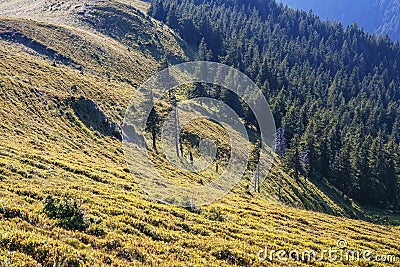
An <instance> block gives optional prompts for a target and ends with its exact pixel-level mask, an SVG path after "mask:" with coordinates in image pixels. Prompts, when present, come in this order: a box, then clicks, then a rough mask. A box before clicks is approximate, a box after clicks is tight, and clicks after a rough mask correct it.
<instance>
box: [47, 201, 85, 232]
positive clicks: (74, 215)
mask: <svg viewBox="0 0 400 267" xmlns="http://www.w3.org/2000/svg"><path fill="white" fill-rule="evenodd" d="M43 212H44V213H45V214H46V215H47V216H49V218H52V219H57V221H58V223H57V224H58V225H59V226H61V227H63V228H65V229H69V230H80V231H82V230H85V229H86V228H87V225H86V224H85V222H84V213H83V212H82V210H81V208H80V207H79V205H78V203H77V202H76V201H75V200H71V199H70V198H68V197H63V198H62V199H55V198H53V197H52V196H48V197H47V198H46V200H45V204H44V208H43Z"/></svg>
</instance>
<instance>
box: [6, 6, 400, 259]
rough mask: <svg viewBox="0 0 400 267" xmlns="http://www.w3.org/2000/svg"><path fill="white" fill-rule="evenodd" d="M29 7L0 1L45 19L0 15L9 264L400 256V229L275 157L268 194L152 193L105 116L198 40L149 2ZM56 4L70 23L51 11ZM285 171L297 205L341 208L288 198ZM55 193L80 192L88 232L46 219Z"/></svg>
mask: <svg viewBox="0 0 400 267" xmlns="http://www.w3.org/2000/svg"><path fill="white" fill-rule="evenodd" d="M7 3H10V2H2V4H1V5H3V6H2V7H5V6H6V4H7ZM25 3H26V2H24V1H20V4H18V5H15V6H13V8H15V7H18V8H19V11H18V12H17V11H15V10H13V11H12V12H11V11H10V12H11V13H7V12H8V11H9V10H11V6H10V5H9V6H8V7H7V8H9V9H7V8H2V9H0V10H2V14H3V15H5V16H7V15H9V14H13V16H16V17H23V16H25V15H26V18H31V15H32V14H36V16H37V17H36V19H37V20H41V21H43V20H45V22H36V21H30V20H22V19H16V18H13V19H10V18H3V19H1V21H0V90H1V95H0V113H1V118H2V122H1V124H0V127H1V135H0V140H1V141H0V147H1V148H0V202H1V207H0V215H1V219H0V222H1V223H0V260H1V261H2V262H3V263H4V264H5V265H6V266H7V264H9V265H11V266H38V264H39V263H40V264H42V265H43V266H54V264H55V263H56V266H79V264H82V263H84V264H85V266H86V265H87V266H109V265H112V266H134V265H147V266H151V265H153V266H173V265H200V266H225V265H261V264H262V263H261V262H260V261H259V260H258V259H257V256H256V254H257V252H258V251H259V250H260V249H263V248H264V246H265V245H268V246H269V248H271V249H283V248H287V249H289V250H291V249H301V250H303V249H317V250H322V249H328V248H329V247H331V246H335V243H336V241H337V239H339V238H341V237H342V238H346V239H347V241H348V242H349V246H351V249H367V248H368V249H371V250H373V251H374V252H375V253H379V254H395V255H397V256H398V257H400V254H399V251H400V247H399V245H398V240H400V228H399V227H395V226H393V227H392V226H391V227H385V226H380V225H374V224H371V223H366V222H363V221H356V220H352V219H348V218H346V217H344V216H346V215H351V214H352V213H355V212H357V211H356V209H350V208H349V209H350V210H346V209H345V208H343V207H345V206H343V205H341V204H342V203H340V202H339V203H335V201H334V198H332V194H331V192H330V196H328V195H326V194H325V193H323V192H322V191H321V190H320V189H318V188H317V187H316V186H315V185H312V184H311V183H310V182H308V181H307V182H305V184H304V185H303V184H302V183H299V184H297V183H295V182H294V181H293V180H292V179H291V178H290V177H289V176H287V175H286V174H284V173H283V172H282V170H280V169H279V167H278V165H276V166H275V167H274V168H273V170H272V171H271V175H270V177H268V178H267V181H266V182H265V184H264V187H263V190H264V194H265V195H268V196H270V197H269V199H266V198H265V197H263V195H259V194H255V195H253V196H251V195H249V194H248V193H247V192H246V189H245V184H246V181H243V184H242V186H238V188H236V189H235V190H234V191H233V192H232V193H230V194H228V195H227V196H226V197H224V198H223V199H222V200H220V201H218V202H216V203H214V204H212V205H211V206H209V207H201V208H199V209H194V210H186V209H182V208H177V207H173V206H167V205H163V204H159V203H156V202H153V201H150V200H148V199H147V198H146V196H145V194H143V193H142V192H141V190H140V188H139V187H138V185H137V183H136V182H135V178H140V177H132V175H131V174H130V173H129V171H128V170H127V169H126V164H125V159H124V156H123V152H122V149H121V142H120V141H119V140H118V138H116V137H115V136H114V135H113V134H114V130H115V129H114V128H113V125H112V124H107V123H106V124H104V123H103V120H102V119H103V118H104V116H105V117H106V118H107V121H113V122H115V123H117V124H119V123H120V122H121V120H122V117H123V115H124V112H125V109H126V106H127V104H128V101H129V99H130V97H131V96H132V94H133V92H134V90H135V88H136V87H137V86H138V85H139V84H141V82H143V81H144V80H145V78H146V77H149V76H150V75H151V74H152V73H154V72H155V71H156V70H157V67H158V65H159V63H158V62H159V59H160V58H161V55H163V54H164V53H165V51H167V53H168V54H169V55H170V58H171V60H178V59H180V60H186V59H188V58H189V56H188V55H190V53H191V52H190V47H185V45H184V42H183V41H182V40H180V39H179V38H178V37H177V36H175V34H174V33H173V32H172V31H171V30H170V29H168V28H167V27H166V26H164V25H162V24H161V23H159V22H157V21H154V20H152V19H150V18H149V17H147V16H146V15H143V14H141V13H140V12H138V11H137V10H136V9H134V7H137V8H143V9H142V10H145V8H146V5H145V4H142V3H139V2H135V1H132V2H131V1H123V2H122V1H121V2H117V1H98V2H93V3H94V4H93V5H86V4H79V5H80V6H81V7H80V8H76V9H78V10H79V11H78V12H75V11H74V12H71V9H72V8H71V9H64V8H63V7H64V6H69V5H71V6H73V5H75V2H73V1H65V3H64V4H61V7H60V8H59V9H56V8H52V9H51V10H50V9H45V10H44V11H41V10H42V8H41V7H42V5H41V4H42V3H46V4H47V3H50V1H36V2H34V4H30V5H25ZM27 6H28V7H29V10H27ZM0 7H1V6H0ZM81 8H83V9H84V10H81ZM31 10H32V11H31ZM49 10H50V11H49ZM59 10H61V11H59ZM65 10H67V11H65ZM73 10H75V9H73ZM122 11H124V12H122ZM32 12H33V13H32ZM58 12H62V13H61V14H63V15H64V16H62V18H63V20H64V21H62V22H59V21H55V20H54V18H59V17H60V13H58ZM80 12H84V13H80ZM48 13H49V14H51V16H50V15H49V16H47V14H48ZM21 14H25V15H21ZM81 14H86V15H85V16H84V17H82V15H81ZM110 17H112V18H114V19H113V20H111V21H114V22H115V23H117V25H120V24H119V23H122V22H123V23H126V24H124V25H125V28H124V27H115V28H118V29H122V30H123V29H125V31H118V32H110V30H109V29H108V28H107V24H102V23H95V22H94V21H97V22H101V21H105V20H108V19H110ZM33 18H35V17H33ZM108 21H110V20H108ZM56 22H57V24H55V23H56ZM60 24H62V25H63V26H60ZM78 26H79V28H77V27H78ZM146 44H147V45H146ZM182 47H183V48H182ZM85 115H86V116H85ZM93 118H95V119H93ZM97 118H99V120H97ZM193 127H194V129H192V131H196V130H198V129H196V126H193ZM210 128H211V130H210V131H211V132H212V129H213V128H212V126H210ZM154 157H156V156H155V155H154ZM157 160H158V161H159V162H160V163H159V165H164V159H163V158H157ZM171 173H172V174H174V175H176V173H177V172H176V171H174V170H171ZM186 175H188V174H186ZM189 176H190V177H187V178H188V179H191V180H198V179H199V177H196V176H195V175H189ZM280 177H283V180H284V183H283V199H284V201H285V202H287V203H288V204H291V205H292V206H297V207H299V208H309V209H314V210H319V211H325V212H328V213H329V212H330V213H332V214H336V215H339V216H337V217H334V216H331V215H327V214H323V213H319V212H312V211H306V210H304V209H297V208H293V207H289V206H285V205H283V204H282V203H280V202H279V201H278V197H277V192H276V187H277V183H278V181H279V179H280ZM49 195H51V196H54V197H55V198H57V197H60V198H61V197H63V196H67V197H69V198H70V199H75V200H76V201H77V202H78V203H79V205H81V208H82V211H83V213H84V215H85V229H84V230H69V229H66V228H65V227H62V226H60V222H59V221H58V220H57V219H51V218H49V217H48V216H47V215H46V214H45V213H44V212H43V207H44V203H45V199H46V197H47V196H49ZM325 206H327V207H329V208H328V210H325V209H326V208H324V207H325ZM340 215H342V216H340ZM275 263H279V262H275ZM57 264H59V265H57ZM279 265H282V266H284V265H285V264H282V263H279ZM302 265H307V264H306V263H303V264H302ZM321 265H322V266H323V265H326V266H334V265H335V263H328V262H324V263H321ZM337 265H339V266H340V264H337ZM287 266H290V265H289V264H287ZM377 266H379V265H377ZM381 266H383V265H381ZM394 266H395V265H394Z"/></svg>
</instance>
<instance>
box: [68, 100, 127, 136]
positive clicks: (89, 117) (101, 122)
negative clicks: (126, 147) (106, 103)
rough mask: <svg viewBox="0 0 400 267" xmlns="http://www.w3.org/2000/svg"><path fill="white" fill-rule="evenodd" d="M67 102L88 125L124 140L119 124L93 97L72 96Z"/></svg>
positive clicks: (102, 132)
mask: <svg viewBox="0 0 400 267" xmlns="http://www.w3.org/2000/svg"><path fill="white" fill-rule="evenodd" d="M67 104H68V105H69V106H71V107H72V109H73V110H74V112H75V114H76V116H77V117H78V118H79V119H80V120H81V121H82V122H83V123H84V124H85V125H86V127H88V128H90V129H93V130H95V131H97V132H99V133H101V134H103V135H106V136H113V137H115V138H117V139H118V140H122V133H121V129H120V127H119V125H118V124H117V123H116V122H114V121H113V120H112V119H111V118H109V117H108V116H107V115H106V114H105V113H104V112H103V111H102V110H101V109H100V107H99V106H98V105H97V104H96V103H95V102H94V101H93V100H91V99H88V98H85V97H82V96H81V97H80V98H78V99H77V98H75V97H71V98H69V99H68V100H67Z"/></svg>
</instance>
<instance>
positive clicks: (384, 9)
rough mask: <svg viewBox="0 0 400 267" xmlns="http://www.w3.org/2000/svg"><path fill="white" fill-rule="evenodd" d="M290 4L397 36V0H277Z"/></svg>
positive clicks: (399, 6)
mask: <svg viewBox="0 0 400 267" xmlns="http://www.w3.org/2000/svg"><path fill="white" fill-rule="evenodd" d="M278 2H282V3H284V4H287V5H289V6H290V7H293V8H298V9H302V10H305V11H309V10H312V11H313V13H314V14H316V15H318V16H319V17H321V19H323V20H325V19H330V20H331V21H333V20H337V21H339V22H342V23H343V24H344V25H345V26H347V25H350V24H353V23H355V22H356V23H357V24H358V25H359V26H360V27H363V28H364V30H366V31H367V32H370V33H372V32H374V33H376V34H378V35H385V34H388V35H389V36H390V37H391V38H392V39H394V40H400V1H399V0H366V1H363V0H351V1H346V0H322V1H319V0H278Z"/></svg>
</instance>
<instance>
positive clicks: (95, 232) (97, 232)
mask: <svg viewBox="0 0 400 267" xmlns="http://www.w3.org/2000/svg"><path fill="white" fill-rule="evenodd" d="M87 233H88V234H90V235H92V236H97V237H104V236H105V235H106V231H105V230H104V229H103V228H102V227H101V226H100V225H98V224H92V225H91V226H90V227H89V229H88V230H87Z"/></svg>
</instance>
